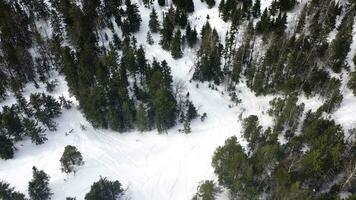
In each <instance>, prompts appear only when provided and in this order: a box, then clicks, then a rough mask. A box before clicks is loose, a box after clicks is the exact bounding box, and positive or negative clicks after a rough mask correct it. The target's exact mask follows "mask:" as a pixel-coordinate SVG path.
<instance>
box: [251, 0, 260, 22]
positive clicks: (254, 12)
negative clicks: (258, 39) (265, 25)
mask: <svg viewBox="0 0 356 200" xmlns="http://www.w3.org/2000/svg"><path fill="white" fill-rule="evenodd" d="M252 15H253V17H254V18H257V17H259V16H260V15H261V0H256V2H255V4H254V5H253V7H252Z"/></svg>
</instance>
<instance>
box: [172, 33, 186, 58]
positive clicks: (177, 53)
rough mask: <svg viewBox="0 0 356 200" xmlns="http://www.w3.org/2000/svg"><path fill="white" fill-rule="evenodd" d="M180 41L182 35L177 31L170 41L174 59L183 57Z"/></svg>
mask: <svg viewBox="0 0 356 200" xmlns="http://www.w3.org/2000/svg"><path fill="white" fill-rule="evenodd" d="M181 39H182V35H181V32H180V30H179V29H178V30H177V32H176V33H175V34H174V37H173V39H172V44H171V54H172V56H173V58H174V59H177V58H181V57H182V55H183V52H182V49H181Z"/></svg>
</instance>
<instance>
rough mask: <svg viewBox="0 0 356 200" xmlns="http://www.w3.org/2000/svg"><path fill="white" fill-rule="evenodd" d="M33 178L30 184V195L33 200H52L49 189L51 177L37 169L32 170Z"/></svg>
mask: <svg viewBox="0 0 356 200" xmlns="http://www.w3.org/2000/svg"><path fill="white" fill-rule="evenodd" d="M32 173H33V177H32V180H31V181H30V182H29V183H28V194H29V195H30V198H31V200H47V199H51V196H52V193H51V189H50V188H49V186H48V185H49V176H48V175H47V174H46V173H45V172H44V171H42V170H38V169H37V168H36V167H33V168H32Z"/></svg>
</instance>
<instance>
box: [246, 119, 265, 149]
mask: <svg viewBox="0 0 356 200" xmlns="http://www.w3.org/2000/svg"><path fill="white" fill-rule="evenodd" d="M242 127H243V132H242V134H243V136H244V138H245V139H246V140H247V142H248V143H249V147H250V150H251V151H254V150H255V148H256V146H257V145H258V142H259V141H258V140H259V139H260V138H261V134H262V126H260V125H259V122H258V117H257V116H256V115H251V116H249V117H247V118H246V119H244V120H243V122H242Z"/></svg>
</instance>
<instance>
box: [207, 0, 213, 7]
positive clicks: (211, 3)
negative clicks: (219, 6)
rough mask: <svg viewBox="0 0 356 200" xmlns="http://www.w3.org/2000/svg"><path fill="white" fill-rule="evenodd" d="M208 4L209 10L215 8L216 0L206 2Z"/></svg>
mask: <svg viewBox="0 0 356 200" xmlns="http://www.w3.org/2000/svg"><path fill="white" fill-rule="evenodd" d="M205 2H206V4H208V7H209V8H212V7H214V6H215V0H205Z"/></svg>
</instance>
